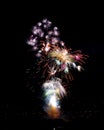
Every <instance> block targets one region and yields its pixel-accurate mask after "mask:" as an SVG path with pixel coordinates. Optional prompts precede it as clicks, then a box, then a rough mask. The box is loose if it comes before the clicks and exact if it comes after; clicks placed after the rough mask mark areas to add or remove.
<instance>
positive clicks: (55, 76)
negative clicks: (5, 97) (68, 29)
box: [27, 19, 88, 118]
mask: <svg viewBox="0 0 104 130" xmlns="http://www.w3.org/2000/svg"><path fill="white" fill-rule="evenodd" d="M27 44H28V45H30V46H32V48H33V50H34V52H35V56H36V58H37V59H38V63H37V65H38V66H39V67H40V68H41V69H40V71H42V72H43V74H42V76H44V77H45V79H44V82H43V84H42V89H43V90H44V92H43V93H44V100H45V106H44V110H45V111H46V112H47V114H48V115H49V116H50V117H52V118H58V117H59V116H60V108H61V106H60V102H61V99H62V98H64V97H65V96H66V95H67V92H66V89H65V86H63V79H66V80H67V81H68V82H70V81H72V80H73V75H72V73H71V70H72V69H76V70H77V71H79V72H80V71H81V70H83V67H82V65H83V64H84V63H85V60H86V59H87V57H88V56H87V55H85V54H83V53H82V52H81V50H77V51H72V49H71V48H67V47H66V45H65V42H64V41H62V40H61V38H60V32H59V30H58V27H56V26H53V24H52V22H51V21H49V20H48V19H43V20H42V21H40V22H38V23H37V24H36V25H35V26H34V27H33V29H32V34H31V35H30V38H29V39H28V40H27Z"/></svg>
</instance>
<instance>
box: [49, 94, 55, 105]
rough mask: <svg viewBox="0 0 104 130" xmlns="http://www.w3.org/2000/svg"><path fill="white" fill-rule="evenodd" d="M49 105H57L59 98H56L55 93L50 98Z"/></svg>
mask: <svg viewBox="0 0 104 130" xmlns="http://www.w3.org/2000/svg"><path fill="white" fill-rule="evenodd" d="M49 105H52V106H53V107H57V99H56V96H55V95H53V96H52V97H51V98H50V101H49Z"/></svg>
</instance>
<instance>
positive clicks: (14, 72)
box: [0, 4, 104, 129]
mask: <svg viewBox="0 0 104 130" xmlns="http://www.w3.org/2000/svg"><path fill="white" fill-rule="evenodd" d="M38 6H39V4H38ZM35 7H36V5H32V4H30V5H28V6H25V5H23V6H22V5H21V6H19V5H18V6H13V7H12V8H11V9H9V8H8V9H7V10H6V11H5V13H4V14H3V18H2V21H3V23H2V25H1V26H2V28H3V31H2V34H3V42H2V45H3V46H2V47H1V52H2V56H3V58H2V59H3V62H2V63H3V68H4V69H3V72H2V73H1V75H2V77H3V79H4V80H2V82H3V83H1V99H3V100H2V101H1V105H0V108H1V110H0V118H1V120H7V121H9V120H16V121H20V120H22V121H23V120H26V121H27V120H31V121H35V123H36V122H39V123H40V124H41V128H42V127H43V128H44V127H45V128H49V127H50V128H52V126H53V124H54V125H55V126H56V127H58V128H59V127H60V129H61V128H65V127H66V128H69V127H73V128H74V127H75V125H77V126H79V125H78V124H82V123H83V122H84V123H86V126H87V123H88V122H91V123H92V124H93V125H94V123H95V122H99V123H101V122H102V121H103V114H104V111H103V108H104V94H103V74H104V68H103V66H104V63H103V56H104V25H103V22H104V21H103V18H102V10H99V11H97V10H96V9H92V10H91V11H89V12H88V10H86V9H85V10H84V7H83V9H82V10H79V8H76V11H75V10H74V9H68V8H67V9H63V8H62V7H60V6H59V8H58V7H56V8H54V7H50V8H49V7H48V8H47V6H43V7H42V8H41V7H40V6H39V7H38V8H37V9H36V8H35ZM64 8H65V7H64ZM43 18H48V19H49V20H50V21H52V23H53V24H54V25H55V26H57V27H58V28H59V30H60V33H61V38H62V40H63V41H64V42H66V44H67V45H68V46H70V47H71V48H72V49H74V50H77V49H81V50H82V52H83V53H85V54H87V55H89V58H88V60H87V61H86V64H85V65H84V67H85V71H84V72H82V73H80V74H79V73H77V74H76V75H75V80H74V81H73V83H72V88H71V89H70V91H71V94H70V95H71V96H69V97H68V98H67V99H65V100H64V101H63V104H64V106H63V109H64V113H65V114H63V115H64V116H65V118H67V119H68V120H70V121H68V122H65V121H63V119H60V120H57V121H53V120H50V119H47V118H45V113H44V112H43V111H42V108H41V107H42V102H41V93H40V91H41V90H40V89H39V88H35V89H34V87H31V86H34V82H33V81H30V82H32V83H31V85H29V86H28V85H27V82H26V80H25V78H27V75H26V73H25V72H26V68H31V66H33V65H34V53H33V52H31V51H30V49H29V48H28V46H27V44H26V40H27V38H28V37H29V35H30V32H31V28H32V26H34V25H35V24H37V22H39V21H41V20H42V19H43ZM1 71H2V68H1ZM36 82H37V81H36ZM38 82H39V81H38ZM36 85H37V83H36V84H35V87H37V86H36ZM38 87H39V86H38ZM47 122H48V126H44V124H45V125H46V124H47ZM60 123H61V125H60ZM34 125H35V126H38V125H36V124H33V125H32V126H33V128H35V126H34ZM39 127H40V126H39ZM79 127H80V126H79Z"/></svg>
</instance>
